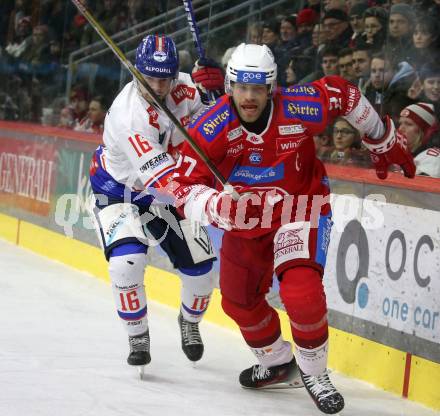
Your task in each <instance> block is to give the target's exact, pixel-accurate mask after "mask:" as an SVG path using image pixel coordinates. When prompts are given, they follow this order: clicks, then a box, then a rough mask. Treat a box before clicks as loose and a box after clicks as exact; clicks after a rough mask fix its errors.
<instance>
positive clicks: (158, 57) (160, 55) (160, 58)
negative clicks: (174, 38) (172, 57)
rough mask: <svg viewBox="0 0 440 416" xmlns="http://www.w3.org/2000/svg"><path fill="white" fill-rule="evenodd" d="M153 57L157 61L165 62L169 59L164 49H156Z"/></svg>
mask: <svg viewBox="0 0 440 416" xmlns="http://www.w3.org/2000/svg"><path fill="white" fill-rule="evenodd" d="M153 59H154V60H155V61H156V62H164V61H165V60H166V59H167V54H166V53H165V52H163V51H156V52H154V53H153Z"/></svg>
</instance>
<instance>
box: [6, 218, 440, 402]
mask: <svg viewBox="0 0 440 416" xmlns="http://www.w3.org/2000/svg"><path fill="white" fill-rule="evenodd" d="M0 237H1V238H3V239H5V240H7V241H9V242H12V243H16V242H17V241H18V244H19V245H20V246H22V247H24V248H27V249H29V250H32V251H34V252H36V253H38V254H41V255H43V256H45V257H49V258H51V259H53V260H57V261H60V262H62V263H64V264H67V265H69V266H71V267H73V268H75V269H78V270H80V271H83V272H86V273H89V274H91V275H92V276H94V277H98V278H100V279H103V280H105V281H107V282H109V281H110V280H109V276H108V270H107V262H106V260H105V258H104V256H103V254H102V251H101V250H100V249H99V248H97V247H94V246H92V245H89V244H86V243H83V242H81V241H78V240H74V239H72V238H69V237H66V236H64V235H62V234H59V233H56V232H54V231H51V230H48V229H46V228H43V227H40V226H37V225H35V224H31V223H29V222H26V221H18V219H17V218H15V217H11V216H8V215H5V214H1V213H0ZM146 287H147V293H148V298H149V299H152V300H154V301H157V302H160V303H163V304H166V305H168V306H171V307H175V308H177V307H178V306H179V299H180V296H179V294H180V280H179V278H178V276H177V275H175V274H173V273H170V272H167V271H165V270H161V269H158V268H155V267H152V266H148V267H147V270H146ZM279 312H280V318H281V327H282V332H283V336H284V337H285V339H289V340H291V339H292V337H291V334H290V325H289V320H288V318H287V314H286V313H285V312H284V311H279ZM205 319H207V320H208V321H210V322H213V323H215V324H218V325H220V326H223V327H226V328H228V329H232V330H235V331H238V329H237V326H236V324H235V323H234V322H233V321H232V320H231V319H230V318H229V317H227V316H226V315H225V314H224V313H223V311H222V309H221V296H220V293H219V290H218V289H216V290H215V291H214V294H213V296H212V299H211V302H210V307H209V309H208V312H207V314H206V318H205ZM405 359H406V353H405V352H402V351H399V350H396V349H394V348H391V347H387V346H385V345H382V344H379V343H377V342H374V341H370V340H367V339H365V338H362V337H359V336H357V335H354V334H350V333H348V332H344V331H341V330H338V329H335V328H330V352H329V366H330V368H332V369H334V370H336V371H339V372H341V373H343V374H346V375H348V376H351V377H354V378H357V379H361V380H364V381H367V382H369V383H372V384H374V385H375V386H377V387H380V388H382V389H384V390H386V391H389V392H392V393H395V394H397V395H401V393H402V386H403V377H404V371H405ZM366 362H367V363H369V365H365V363H366ZM372 363H374V365H371V364H372ZM390 369H391V370H392V371H390ZM439 384H440V364H438V363H434V362H432V361H429V360H425V359H422V358H419V357H415V356H414V357H412V366H411V374H410V384H409V393H408V398H409V399H410V400H413V401H416V402H418V403H422V404H424V405H426V406H429V407H431V408H433V409H436V410H440V393H439V389H438V386H439Z"/></svg>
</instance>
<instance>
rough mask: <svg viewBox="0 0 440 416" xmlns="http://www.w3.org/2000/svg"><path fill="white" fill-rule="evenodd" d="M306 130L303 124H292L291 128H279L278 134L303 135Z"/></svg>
mask: <svg viewBox="0 0 440 416" xmlns="http://www.w3.org/2000/svg"><path fill="white" fill-rule="evenodd" d="M304 131H305V128H304V126H303V125H302V124H291V125H289V126H278V133H280V134H281V136H286V135H288V134H301V133H304Z"/></svg>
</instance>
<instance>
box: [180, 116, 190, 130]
mask: <svg viewBox="0 0 440 416" xmlns="http://www.w3.org/2000/svg"><path fill="white" fill-rule="evenodd" d="M190 121H191V116H189V115H186V116H183V117H181V118H180V124H181V125H182V126H183V127H185V126H187V125H188V124H189V122H190Z"/></svg>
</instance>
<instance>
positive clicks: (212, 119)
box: [198, 105, 235, 142]
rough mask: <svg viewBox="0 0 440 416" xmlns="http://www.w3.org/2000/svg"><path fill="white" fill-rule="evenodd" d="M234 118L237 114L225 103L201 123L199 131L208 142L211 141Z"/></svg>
mask: <svg viewBox="0 0 440 416" xmlns="http://www.w3.org/2000/svg"><path fill="white" fill-rule="evenodd" d="M234 119H235V116H234V113H232V111H231V109H230V107H229V106H228V105H223V106H221V107H220V108H219V109H218V110H217V111H215V112H214V113H213V114H211V115H210V116H209V117H208V118H207V119H206V120H205V121H204V122H203V123H201V124H200V126H199V127H198V131H199V132H200V133H201V135H202V136H203V137H204V138H205V139H206V141H207V142H211V141H213V140H214V139H215V137H216V136H217V135H218V134H219V133H220V132H221V131H222V130H223V129H224V127H225V126H226V125H227V124H228V122H229V121H233V120H234Z"/></svg>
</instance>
